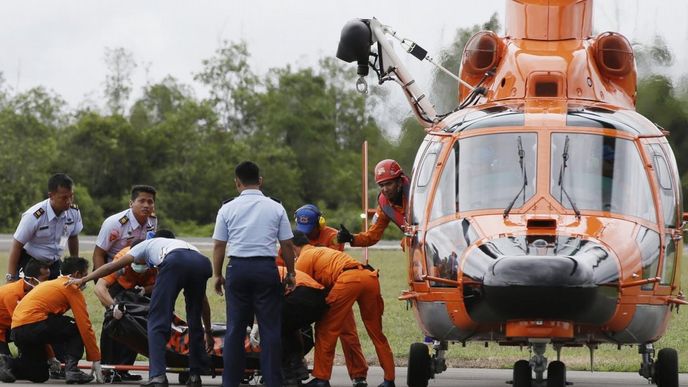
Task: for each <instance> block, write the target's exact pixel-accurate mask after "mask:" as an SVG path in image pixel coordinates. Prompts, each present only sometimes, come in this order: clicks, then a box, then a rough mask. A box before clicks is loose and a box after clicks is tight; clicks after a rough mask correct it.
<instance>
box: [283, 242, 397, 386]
mask: <svg viewBox="0 0 688 387" xmlns="http://www.w3.org/2000/svg"><path fill="white" fill-rule="evenodd" d="M293 243H294V247H295V249H296V254H297V256H298V259H297V261H296V269H297V270H301V271H303V272H305V273H306V274H308V275H310V276H311V277H313V279H314V280H316V281H318V282H319V283H320V284H322V285H323V286H325V288H326V289H327V290H328V291H329V293H328V295H327V304H328V305H329V306H330V308H329V310H328V311H327V313H325V316H324V317H323V318H322V319H321V320H320V321H318V322H317V323H316V324H315V356H314V367H313V372H312V374H313V377H314V378H313V379H312V380H311V381H309V382H308V383H306V386H309V387H329V386H330V382H329V380H330V377H331V376H332V363H333V361H334V352H335V347H336V345H337V338H338V337H339V335H340V333H341V329H342V324H341V322H342V321H343V320H344V318H345V317H346V315H347V314H348V313H351V307H352V306H353V304H354V302H356V303H358V307H359V310H360V312H361V319H362V320H363V324H364V325H365V328H366V330H367V331H368V336H369V337H370V340H371V341H372V342H373V345H374V346H375V352H376V353H377V357H378V360H379V361H380V365H381V366H382V369H383V370H384V381H383V382H382V383H381V384H380V385H379V387H394V356H393V355H392V349H391V348H390V346H389V342H388V341H387V337H385V335H384V333H382V313H383V312H384V301H383V300H382V295H381V294H380V282H379V280H378V273H377V271H374V270H369V269H367V268H365V267H364V266H363V264H361V263H360V262H358V261H357V260H355V259H353V258H352V257H350V256H349V255H347V254H346V253H343V252H341V251H337V250H333V249H328V248H326V247H314V246H311V245H310V244H309V243H308V238H306V236H305V234H303V233H302V232H299V231H298V230H297V231H296V232H295V233H294V239H293Z"/></svg>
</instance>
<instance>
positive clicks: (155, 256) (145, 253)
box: [129, 238, 200, 267]
mask: <svg viewBox="0 0 688 387" xmlns="http://www.w3.org/2000/svg"><path fill="white" fill-rule="evenodd" d="M178 249H186V250H193V251H196V252H198V253H200V251H198V249H197V248H196V247H195V246H194V245H192V244H190V243H188V242H184V241H183V240H181V239H168V238H152V239H147V240H145V241H143V242H141V243H139V244H137V245H136V246H134V247H132V248H131V250H129V255H131V256H132V257H134V262H136V263H139V264H141V263H145V264H147V265H148V266H149V267H156V266H159V265H160V264H161V263H162V261H164V260H165V257H166V256H167V254H169V253H171V252H172V251H174V250H178Z"/></svg>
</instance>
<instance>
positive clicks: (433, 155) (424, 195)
mask: <svg viewBox="0 0 688 387" xmlns="http://www.w3.org/2000/svg"><path fill="white" fill-rule="evenodd" d="M441 149H442V143H441V142H431V143H430V144H429V145H428V147H427V148H426V150H425V154H424V155H423V156H422V159H421V160H420V161H419V162H420V168H419V169H418V172H417V173H416V176H415V179H414V181H413V182H412V187H413V198H412V200H411V203H412V212H411V214H412V221H413V224H421V223H422V222H423V221H424V220H425V204H426V202H427V199H428V194H429V193H430V192H429V190H428V183H430V180H431V178H432V173H433V171H434V170H435V165H436V162H437V154H438V153H439V152H440V150H441Z"/></svg>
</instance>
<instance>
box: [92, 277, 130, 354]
mask: <svg viewBox="0 0 688 387" xmlns="http://www.w3.org/2000/svg"><path fill="white" fill-rule="evenodd" d="M125 290H126V289H124V288H123V287H122V285H120V284H119V282H115V283H114V284H113V285H112V286H110V288H109V289H108V292H109V293H110V297H112V298H113V299H115V298H116V297H117V295H118V294H120V293H122V292H123V291H125ZM100 332H101V334H100V353H101V356H102V357H103V359H102V363H103V364H110V365H132V364H134V362H135V361H136V356H137V355H138V353H137V352H136V351H133V350H131V349H129V348H128V347H127V346H126V345H124V344H122V343H119V342H117V341H116V340H115V339H113V338H112V337H110V336H109V335H108V334H106V331H105V319H103V328H102V329H101V331H100Z"/></svg>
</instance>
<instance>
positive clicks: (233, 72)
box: [194, 41, 260, 134]
mask: <svg viewBox="0 0 688 387" xmlns="http://www.w3.org/2000/svg"><path fill="white" fill-rule="evenodd" d="M249 57H250V55H249V52H248V47H247V46H246V43H245V42H239V43H233V42H228V41H223V42H222V45H221V46H220V48H218V49H217V50H216V51H215V55H214V56H213V57H211V58H209V59H205V60H203V70H202V71H201V72H199V73H197V74H195V75H194V79H195V80H197V81H199V82H201V83H202V84H203V85H205V86H207V87H208V88H210V99H209V102H210V103H211V105H212V106H213V107H214V108H215V112H216V113H217V115H218V117H219V119H220V125H221V126H222V127H223V128H224V129H225V130H227V131H232V132H235V133H238V134H247V133H250V132H252V130H253V128H254V126H253V120H252V119H253V118H254V117H255V113H256V111H255V99H254V97H255V95H256V94H255V89H256V87H257V86H258V85H259V83H260V82H259V78H258V77H257V76H256V75H255V74H254V73H253V72H252V71H251V68H250V66H249V64H248V58H249Z"/></svg>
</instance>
